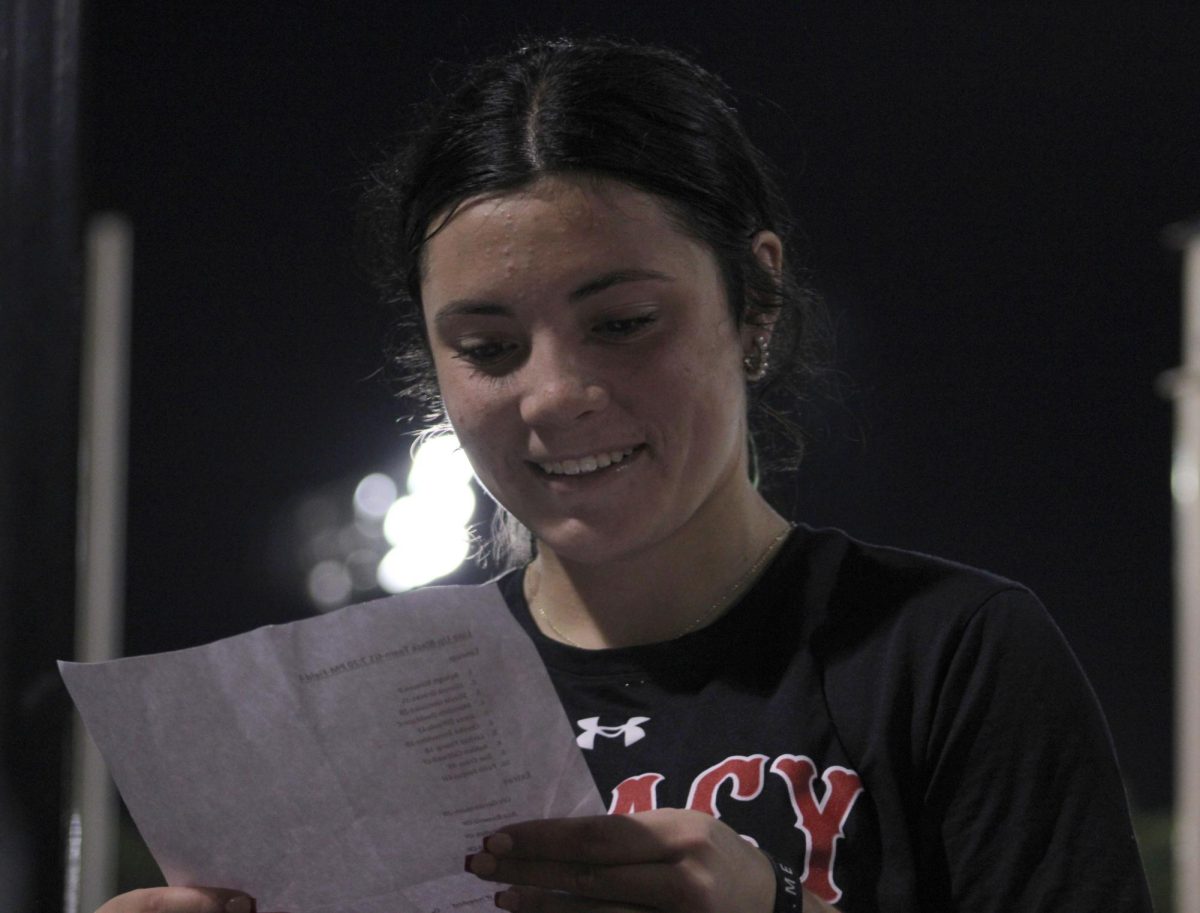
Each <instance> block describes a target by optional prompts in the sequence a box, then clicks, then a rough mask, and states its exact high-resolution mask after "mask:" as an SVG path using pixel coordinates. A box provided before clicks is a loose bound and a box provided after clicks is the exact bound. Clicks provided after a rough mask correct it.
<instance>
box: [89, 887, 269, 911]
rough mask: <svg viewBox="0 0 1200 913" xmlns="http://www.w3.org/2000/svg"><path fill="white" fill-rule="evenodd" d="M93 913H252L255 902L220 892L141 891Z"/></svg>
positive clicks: (120, 897) (146, 889)
mask: <svg viewBox="0 0 1200 913" xmlns="http://www.w3.org/2000/svg"><path fill="white" fill-rule="evenodd" d="M96 913H254V900H253V898H251V897H247V896H246V895H245V894H243V893H242V892H241V891H228V890H225V889H223V888H142V889H140V890H137V891H130V892H129V893H128V894H119V895H118V896H116V897H114V898H113V899H112V900H110V901H109V902H108V903H106V904H104V906H102V907H101V908H100V909H99V910H97V911H96Z"/></svg>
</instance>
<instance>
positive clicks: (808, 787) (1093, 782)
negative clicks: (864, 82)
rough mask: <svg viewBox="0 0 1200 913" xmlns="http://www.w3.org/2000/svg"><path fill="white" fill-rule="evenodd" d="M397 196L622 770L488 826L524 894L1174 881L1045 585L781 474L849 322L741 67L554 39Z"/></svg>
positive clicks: (509, 502) (423, 137) (964, 892)
mask: <svg viewBox="0 0 1200 913" xmlns="http://www.w3.org/2000/svg"><path fill="white" fill-rule="evenodd" d="M368 201H369V211H370V213H371V216H370V218H369V220H368V222H367V226H368V228H369V233H370V237H371V238H372V239H373V242H374V246H375V251H376V253H377V255H378V257H379V263H380V275H381V277H382V280H383V282H384V285H385V287H386V288H387V289H388V293H389V296H390V297H391V298H392V299H393V300H395V301H396V303H397V304H398V305H401V306H402V307H405V308H408V309H409V310H410V313H411V314H412V315H414V318H415V320H416V322H417V326H418V327H419V330H420V333H419V336H418V338H419V340H420V345H419V347H418V348H417V349H416V350H415V354H412V353H410V355H409V356H408V358H407V361H408V363H409V365H410V366H414V365H417V366H419V365H421V364H424V365H426V366H427V367H428V368H429V370H430V372H431V373H430V374H429V375H428V376H429V378H430V379H432V380H435V381H436V395H437V397H438V401H439V402H440V404H441V405H442V406H444V409H445V413H446V416H447V417H448V419H449V421H450V422H451V424H452V425H453V427H454V430H455V432H456V433H457V434H458V437H459V439H460V441H461V442H462V445H463V447H464V448H465V450H466V452H467V454H468V456H469V457H470V459H471V462H472V465H473V466H474V468H475V471H476V473H477V475H478V477H479V479H480V481H481V482H482V483H483V485H484V486H486V488H487V489H488V491H489V492H490V493H491V494H492V495H493V496H494V497H495V499H496V500H497V501H498V502H499V504H501V505H503V507H504V508H505V509H506V510H507V511H508V512H509V513H510V514H511V516H512V517H515V518H516V520H517V521H519V524H520V527H519V528H520V529H521V530H524V531H527V532H526V535H527V537H528V539H527V545H528V546H529V554H528V556H526V559H525V560H521V561H519V562H517V566H516V567H515V568H514V569H513V570H511V571H510V572H509V573H507V574H506V575H504V576H503V577H501V578H500V580H499V581H498V583H497V584H496V585H499V586H500V588H501V590H502V592H503V593H504V595H505V598H506V601H507V603H508V605H509V608H510V609H511V611H512V612H513V613H514V615H515V617H516V618H517V619H518V621H519V622H520V623H521V624H522V625H524V626H525V628H526V630H527V631H528V633H529V635H530V637H531V638H532V639H533V640H534V642H535V644H536V645H537V647H538V649H539V651H540V653H541V655H542V658H543V660H544V661H545V663H546V666H547V668H548V669H549V671H550V674H551V677H552V679H553V680H554V682H555V685H556V687H557V688H558V690H559V693H560V696H561V698H562V701H563V705H564V707H565V709H566V711H567V713H568V715H569V717H570V719H571V720H572V721H573V722H575V724H576V726H577V728H578V729H579V737H578V742H579V744H580V746H581V747H582V749H583V750H584V752H585V754H586V756H587V759H588V763H589V766H590V767H591V770H592V773H593V775H594V776H595V778H596V781H597V784H598V785H599V787H600V790H601V795H602V796H604V797H605V798H606V799H607V800H608V801H609V802H610V812H611V813H612V814H610V815H609V816H605V817H600V818H578V819H564V820H552V821H530V822H526V823H523V824H519V825H515V826H510V827H505V828H503V829H502V830H501V831H500V832H498V833H497V834H495V835H493V836H491V837H489V838H488V839H487V840H485V842H484V849H483V851H482V852H480V853H477V854H475V855H474V856H472V857H471V858H469V859H468V860H467V863H466V865H467V869H468V871H471V872H473V873H475V874H476V875H478V876H479V877H481V878H484V879H487V880H490V881H494V882H496V883H497V885H498V890H499V893H498V894H497V897H496V904H497V906H499V907H501V908H502V909H507V910H520V911H593V910H594V911H627V910H629V911H632V910H661V911H681V913H682V911H687V913H706V911H711V913H732V911H739V913H770V911H773V910H778V911H801V910H803V911H809V913H811V911H819V910H829V909H839V910H846V911H868V910H872V911H873V910H888V911H893V910H894V911H902V910H905V911H907V910H924V911H934V910H936V911H970V913H981V911H1006V913H1007V911H1014V910H1020V911H1022V913H1028V911H1035V910H1046V911H1049V910H1054V911H1056V913H1061V911H1098V910H1102V909H1103V910H1122V911H1140V910H1149V901H1148V899H1147V893H1146V888H1145V884H1144V879H1143V877H1142V875H1141V871H1140V864H1139V861H1138V854H1137V847H1136V845H1135V843H1134V838H1133V835H1132V831H1131V828H1130V824H1129V818H1128V812H1127V809H1126V806H1125V798H1124V794H1123V791H1122V786H1121V780H1120V776H1119V773H1118V770H1117V767H1116V764H1115V761H1114V759H1113V756H1112V751H1111V747H1110V744H1109V739H1108V735H1107V731H1106V729H1105V724H1104V722H1103V720H1102V718H1101V716H1100V712H1099V710H1098V708H1097V706H1096V703H1095V699H1094V697H1093V695H1092V693H1091V691H1090V689H1089V687H1088V685H1087V683H1086V682H1085V681H1084V679H1083V677H1082V674H1081V673H1080V671H1079V669H1078V666H1077V665H1076V663H1075V661H1074V659H1073V657H1072V656H1071V654H1070V652H1069V650H1068V649H1067V648H1066V646H1065V644H1064V643H1063V641H1062V639H1061V637H1060V635H1059V634H1058V632H1057V630H1056V629H1055V627H1054V625H1053V624H1052V622H1051V621H1050V620H1049V618H1048V617H1047V615H1046V613H1045V611H1044V610H1043V609H1042V608H1041V606H1040V605H1039V604H1038V602H1037V601H1036V599H1035V598H1034V597H1033V596H1032V595H1031V594H1030V593H1029V592H1028V591H1027V590H1025V589H1023V588H1022V587H1020V586H1019V585H1017V584H1014V583H1012V582H1010V581H1006V580H1003V579H1000V578H997V577H993V576H990V575H988V574H985V573H983V572H979V571H975V570H971V569H968V568H964V567H961V566H958V565H954V564H951V563H949V562H944V561H939V560H935V559H932V558H928V557H924V556H919V555H914V554H911V553H906V552H901V551H897V550H891V549H886V548H880V547H876V546H869V545H865V544H862V543H859V542H856V541H854V540H852V539H850V538H849V537H847V536H845V535H844V534H842V533H840V532H837V531H830V530H814V529H809V528H807V527H802V526H794V525H792V524H790V523H789V522H788V521H787V520H785V519H784V518H783V517H781V516H780V515H779V514H778V513H777V512H776V511H775V510H774V509H772V507H771V506H770V505H769V504H768V503H767V502H766V501H765V500H764V499H763V497H762V496H761V495H760V494H759V492H758V490H757V487H756V485H755V484H754V481H753V480H754V478H755V476H756V474H757V467H756V466H755V465H754V463H755V460H754V459H753V457H752V454H754V453H755V448H754V447H753V446H752V444H751V436H750V430H749V420H750V416H751V414H752V413H753V411H754V409H753V408H752V404H753V403H755V402H757V401H758V400H759V399H760V398H762V396H764V395H770V392H771V390H772V388H777V389H781V390H783V391H784V392H787V391H789V390H791V391H793V392H794V391H796V390H803V388H804V386H805V384H806V383H807V381H808V379H809V378H811V377H812V376H814V375H815V373H816V370H817V367H818V365H817V364H816V361H815V359H814V355H813V353H814V352H816V351H817V347H816V346H815V344H814V342H813V340H814V338H815V337H816V336H817V335H818V332H817V331H818V325H817V322H816V317H815V309H814V307H813V297H812V296H811V295H809V294H808V293H807V292H805V291H804V290H803V289H802V288H801V287H800V286H799V284H798V283H797V281H796V279H795V276H794V272H793V268H792V264H791V260H790V257H789V256H788V253H787V237H788V221H787V217H786V212H785V209H784V206H783V204H782V201H781V198H780V195H779V193H778V191H777V190H776V188H775V186H774V184H773V183H772V181H771V180H770V178H769V177H768V175H767V171H766V168H765V165H764V163H763V161H762V159H761V157H760V155H759V154H758V153H757V152H756V151H755V149H754V148H753V147H752V146H751V145H750V143H749V142H748V140H747V139H746V137H745V135H744V133H743V131H742V128H741V126H740V125H739V123H738V121H737V119H736V116H735V115H734V111H733V106H732V103H731V101H730V99H729V98H728V97H727V95H726V92H725V90H724V88H723V87H722V86H721V84H720V83H719V82H718V81H717V80H716V79H715V78H713V77H712V76H711V75H709V74H707V73H705V72H704V71H702V70H700V69H699V68H698V67H696V66H695V65H693V64H691V63H690V62H688V61H686V60H684V59H682V58H680V57H678V56H677V55H675V54H672V53H669V52H666V51H662V50H657V49H651V48H642V47H637V46H630V45H624V44H619V43H612V42H602V41H585V42H578V43H574V42H565V41H564V42H550V43H542V44H537V45H533V46H530V47H527V48H524V49H522V50H520V51H518V52H516V53H514V54H512V55H509V56H507V57H504V58H501V59H498V60H494V61H489V62H487V63H485V64H483V65H482V66H480V67H479V68H477V69H476V70H474V71H473V72H472V73H471V74H470V76H469V77H468V78H467V80H466V81H465V83H464V84H463V85H462V86H461V87H460V88H459V89H458V90H457V91H455V92H454V93H453V94H452V95H450V96H449V97H448V98H447V99H446V101H445V102H444V103H443V104H442V106H441V107H440V108H439V110H438V111H437V112H436V113H435V115H434V116H433V117H432V119H431V120H430V122H429V123H428V124H427V125H426V126H425V127H424V128H423V130H422V131H421V132H419V133H418V134H417V135H416V136H415V138H414V139H413V141H412V142H411V144H410V145H409V146H408V147H407V148H406V149H405V150H404V151H403V152H402V153H401V154H399V155H398V156H397V157H396V158H395V159H393V160H392V161H390V162H388V163H386V164H385V165H384V166H382V167H381V168H380V169H378V171H377V172H376V173H375V175H374V183H373V186H372V188H371V189H370V191H369V194H368ZM248 903H249V902H248V900H247V899H246V898H244V897H243V896H241V895H238V894H237V893H236V892H229V891H221V890H202V889H190V890H189V889H153V890H150V891H143V892H135V893H133V894H128V895H123V896H122V897H119V898H115V899H114V900H113V901H110V903H109V904H106V905H105V907H104V908H102V909H103V910H104V913H119V911H135V910H136V911H147V910H160V911H167V910H171V911H178V913H184V911H189V913H190V911H196V913H200V911H204V913H209V911H216V910H220V909H229V910H236V909H238V908H239V905H240V906H241V907H242V908H245V907H246V906H247V905H248Z"/></svg>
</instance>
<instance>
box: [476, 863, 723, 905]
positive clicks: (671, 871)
mask: <svg viewBox="0 0 1200 913" xmlns="http://www.w3.org/2000/svg"><path fill="white" fill-rule="evenodd" d="M689 866H691V867H693V868H694V867H695V866H694V863H693V862H653V863H635V864H632V865H595V864H592V863H586V862H557V861H546V860H534V859H499V860H497V861H496V867H495V871H493V872H492V873H491V874H490V875H484V876H481V877H483V878H484V879H485V880H488V881H496V882H501V883H506V884H509V885H513V886H514V887H516V888H536V889H541V890H542V891H543V892H564V893H567V894H570V895H573V896H576V897H580V898H584V897H586V898H591V899H593V900H603V901H608V902H613V903H624V904H632V905H636V906H644V907H654V908H674V909H689V908H690V907H691V906H692V904H693V902H695V901H697V900H699V899H700V891H699V886H700V882H699V880H698V879H694V878H689V877H688V875H687V871H686V870H687V868H688V867H689Z"/></svg>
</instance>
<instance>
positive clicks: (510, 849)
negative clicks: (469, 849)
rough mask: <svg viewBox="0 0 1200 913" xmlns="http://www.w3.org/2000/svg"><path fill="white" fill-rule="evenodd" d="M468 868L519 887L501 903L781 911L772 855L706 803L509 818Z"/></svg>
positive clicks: (524, 912) (711, 912) (523, 912)
mask: <svg viewBox="0 0 1200 913" xmlns="http://www.w3.org/2000/svg"><path fill="white" fill-rule="evenodd" d="M467 871H469V872H472V873H474V874H476V875H478V876H479V877H481V878H484V879H486V880H488V881H496V882H503V883H505V884H510V885H512V886H513V887H512V888H509V889H508V890H505V891H501V892H500V893H499V894H498V895H497V898H496V905H497V906H499V907H501V908H502V909H505V910H519V911H520V913H531V911H537V913H543V911H544V913H559V911H571V913H577V911H585V910H589V911H592V910H594V911H605V913H618V911H633V910H638V911H645V910H660V911H664V913H665V911H674V913H771V910H772V909H773V908H774V904H775V874H774V872H773V870H772V868H771V864H770V862H768V861H767V858H766V856H765V855H764V854H763V853H762V852H761V851H759V850H758V849H757V848H756V847H754V846H753V844H751V843H749V842H748V841H746V840H743V839H742V838H741V837H739V836H738V835H737V833H735V832H734V831H733V830H732V829H731V828H730V827H728V826H727V825H725V824H722V823H721V822H720V821H718V820H717V819H716V818H713V817H711V816H709V815H705V814H703V813H702V812H694V811H682V810H679V809H666V808H664V809H657V810H655V811H650V812H640V813H638V814H634V815H600V816H595V817H584V818H554V819H550V820H546V821H526V822H523V823H521V824H514V825H510V826H507V827H504V828H503V829H502V830H500V831H499V832H498V833H496V834H493V835H492V836H491V837H488V838H487V840H485V841H484V851H483V852H481V853H476V854H475V855H474V856H471V857H469V858H468V860H467Z"/></svg>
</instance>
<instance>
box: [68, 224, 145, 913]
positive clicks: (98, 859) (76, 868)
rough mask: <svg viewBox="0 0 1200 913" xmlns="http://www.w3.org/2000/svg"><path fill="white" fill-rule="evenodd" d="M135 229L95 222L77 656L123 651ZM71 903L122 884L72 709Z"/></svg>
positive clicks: (98, 781) (89, 906) (109, 793)
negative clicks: (73, 736) (132, 279)
mask: <svg viewBox="0 0 1200 913" xmlns="http://www.w3.org/2000/svg"><path fill="white" fill-rule="evenodd" d="M132 251H133V235H132V231H131V229H130V227H129V224H128V223H127V222H126V221H125V220H124V219H122V218H120V217H119V216H115V215H103V216H99V217H97V218H96V219H94V220H93V221H92V223H91V224H90V225H89V226H88V231H87V238H86V245H85V254H86V258H87V262H86V270H85V277H84V319H83V363H82V366H81V377H80V379H81V384H82V390H81V396H80V410H81V415H80V448H79V526H78V535H79V541H78V554H79V573H78V589H77V593H76V597H77V598H76V622H75V658H76V660H77V661H79V662H100V661H102V660H106V659H113V658H115V657H117V656H119V655H120V652H121V634H122V630H123V617H124V611H123V609H124V590H125V574H124V565H125V481H126V462H127V461H126V437H127V424H128V423H127V414H128V401H129V393H128V390H129V323H130V317H129V311H130V306H129V305H130V291H131V279H130V274H131V269H132ZM73 765H74V776H73V778H72V791H73V796H72V799H73V801H72V815H71V827H70V834H69V840H70V842H71V846H70V847H69V850H68V872H67V892H66V898H65V904H64V906H65V908H66V910H67V913H78V911H80V910H83V911H91V910H94V909H96V908H97V907H98V906H100V905H101V904H102V903H103V902H104V901H105V900H107V899H108V898H110V897H111V896H112V895H113V893H114V892H115V890H116V881H117V877H116V876H117V838H118V823H119V821H118V807H117V799H116V793H115V791H114V789H113V784H112V781H111V779H110V778H109V775H108V770H107V768H106V767H105V765H104V760H103V759H102V758H101V757H100V753H99V751H97V749H96V746H95V745H94V744H93V743H92V740H91V739H90V738H89V737H88V735H87V733H86V732H85V731H84V729H83V725H82V723H81V722H80V720H79V718H78V717H76V719H75V751H74V759H73Z"/></svg>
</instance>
